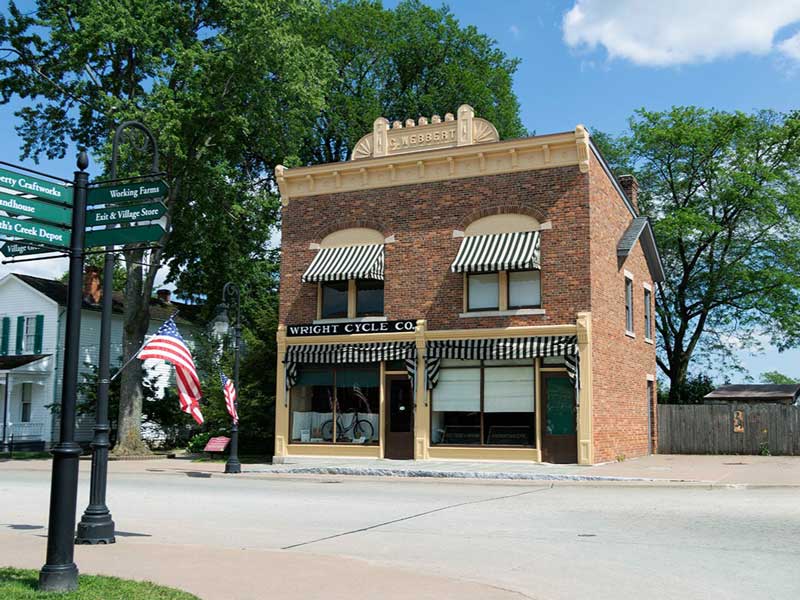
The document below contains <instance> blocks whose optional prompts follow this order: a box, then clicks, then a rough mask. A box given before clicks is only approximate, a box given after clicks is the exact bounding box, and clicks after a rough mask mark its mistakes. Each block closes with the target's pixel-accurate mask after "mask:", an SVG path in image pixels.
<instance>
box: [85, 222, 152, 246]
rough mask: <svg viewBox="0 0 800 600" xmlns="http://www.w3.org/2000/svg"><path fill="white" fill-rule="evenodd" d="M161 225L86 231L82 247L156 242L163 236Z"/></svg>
mask: <svg viewBox="0 0 800 600" xmlns="http://www.w3.org/2000/svg"><path fill="white" fill-rule="evenodd" d="M164 231H165V229H164V228H163V227H162V226H161V225H144V226H142V227H123V228H121V229H100V230H98V231H87V232H86V241H85V242H84V244H83V245H84V247H86V248H94V247H96V246H118V245H122V244H134V243H136V242H157V241H158V240H160V239H161V236H162V235H164Z"/></svg>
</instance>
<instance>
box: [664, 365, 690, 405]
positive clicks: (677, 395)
mask: <svg viewBox="0 0 800 600" xmlns="http://www.w3.org/2000/svg"><path fill="white" fill-rule="evenodd" d="M688 371H689V357H688V356H686V355H685V354H681V356H670V357H669V373H667V375H668V377H669V403H670V404H681V401H682V400H681V399H682V397H683V394H682V392H683V387H684V386H685V385H686V374H687V373H688Z"/></svg>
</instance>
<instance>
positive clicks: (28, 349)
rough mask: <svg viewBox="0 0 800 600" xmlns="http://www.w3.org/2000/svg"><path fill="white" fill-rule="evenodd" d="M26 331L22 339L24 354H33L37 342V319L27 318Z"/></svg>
mask: <svg viewBox="0 0 800 600" xmlns="http://www.w3.org/2000/svg"><path fill="white" fill-rule="evenodd" d="M24 322H25V325H24V327H25V329H24V334H23V337H22V352H24V353H25V354H32V353H33V347H34V345H35V342H36V317H25V321H24Z"/></svg>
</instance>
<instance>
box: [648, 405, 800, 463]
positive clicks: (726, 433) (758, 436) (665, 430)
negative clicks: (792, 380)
mask: <svg viewBox="0 0 800 600" xmlns="http://www.w3.org/2000/svg"><path fill="white" fill-rule="evenodd" d="M658 451H659V453H661V454H766V453H767V452H768V453H769V454H774V455H794V456H800V407H796V406H784V405H780V404H765V405H754V406H753V405H748V404H731V405H724V404H703V405H686V404H660V405H659V406H658Z"/></svg>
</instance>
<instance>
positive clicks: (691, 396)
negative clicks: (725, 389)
mask: <svg viewBox="0 0 800 600" xmlns="http://www.w3.org/2000/svg"><path fill="white" fill-rule="evenodd" d="M726 383H727V382H726ZM715 389H717V386H716V385H715V384H714V382H713V381H712V379H711V376H710V375H709V374H708V373H698V374H696V375H693V374H689V375H687V376H686V380H685V381H684V382H683V384H682V385H681V386H680V387H679V388H678V389H677V390H673V389H672V388H671V387H670V386H663V387H662V386H659V388H658V403H659V404H702V403H703V397H704V396H705V395H706V394H708V393H709V392H713V391H714V390H715Z"/></svg>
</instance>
